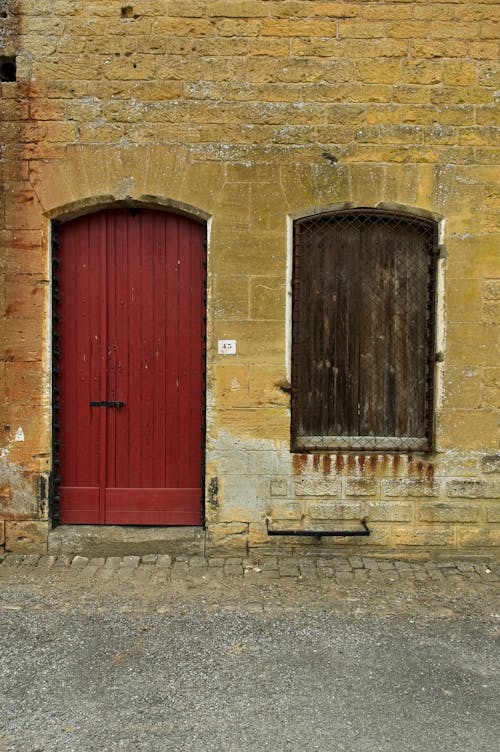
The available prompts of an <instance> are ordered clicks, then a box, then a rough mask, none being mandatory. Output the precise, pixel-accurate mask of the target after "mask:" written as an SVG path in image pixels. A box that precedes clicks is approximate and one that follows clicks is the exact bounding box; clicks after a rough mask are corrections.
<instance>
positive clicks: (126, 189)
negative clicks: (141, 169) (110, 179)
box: [115, 175, 134, 201]
mask: <svg viewBox="0 0 500 752" xmlns="http://www.w3.org/2000/svg"><path fill="white" fill-rule="evenodd" d="M133 191H134V178H133V177H132V175H127V176H126V177H124V178H123V179H122V181H121V182H120V183H119V184H118V185H117V186H116V188H115V196H116V198H117V199H119V200H120V199H121V200H122V201H123V200H124V199H126V198H127V196H130V195H132V194H133Z"/></svg>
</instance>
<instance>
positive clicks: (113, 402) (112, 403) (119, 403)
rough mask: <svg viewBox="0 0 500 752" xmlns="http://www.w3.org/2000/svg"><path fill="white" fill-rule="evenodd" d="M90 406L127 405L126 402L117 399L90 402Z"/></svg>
mask: <svg viewBox="0 0 500 752" xmlns="http://www.w3.org/2000/svg"><path fill="white" fill-rule="evenodd" d="M89 405H90V407H125V402H118V401H117V400H111V401H106V400H105V401H103V402H89Z"/></svg>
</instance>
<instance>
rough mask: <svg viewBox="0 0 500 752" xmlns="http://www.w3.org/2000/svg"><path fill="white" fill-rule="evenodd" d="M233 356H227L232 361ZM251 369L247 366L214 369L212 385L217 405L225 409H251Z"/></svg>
mask: <svg viewBox="0 0 500 752" xmlns="http://www.w3.org/2000/svg"><path fill="white" fill-rule="evenodd" d="M230 358H232V356H230V355H228V356H226V360H230ZM248 382H249V367H248V366H247V365H238V364H237V365H232V364H231V363H229V364H227V365H226V364H225V363H223V364H220V365H215V366H214V367H213V375H212V383H213V393H214V397H215V400H216V404H217V405H220V406H221V407H223V408H224V409H229V408H234V407H242V406H244V407H249V406H250V405H251V404H252V402H253V400H252V399H251V397H250V395H249V383H248Z"/></svg>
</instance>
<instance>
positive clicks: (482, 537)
mask: <svg viewBox="0 0 500 752" xmlns="http://www.w3.org/2000/svg"><path fill="white" fill-rule="evenodd" d="M457 543H458V545H459V546H481V547H482V546H495V547H496V546H498V545H499V544H500V525H492V524H490V525H489V526H488V527H485V526H481V527H477V526H475V525H472V526H471V525H468V526H460V527H458V529H457Z"/></svg>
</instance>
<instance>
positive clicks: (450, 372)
mask: <svg viewBox="0 0 500 752" xmlns="http://www.w3.org/2000/svg"><path fill="white" fill-rule="evenodd" d="M444 389H445V398H444V399H445V406H446V408H447V409H450V408H453V407H457V408H460V409H475V408H479V407H481V396H480V390H481V368H478V367H477V366H468V365H456V364H455V363H454V362H452V363H451V364H450V365H448V366H446V372H445V385H444Z"/></svg>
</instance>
